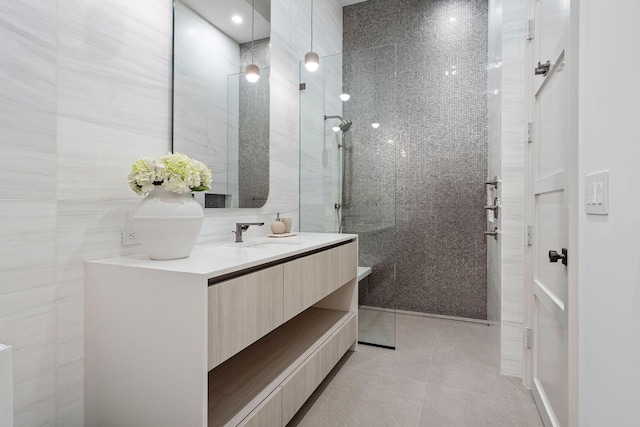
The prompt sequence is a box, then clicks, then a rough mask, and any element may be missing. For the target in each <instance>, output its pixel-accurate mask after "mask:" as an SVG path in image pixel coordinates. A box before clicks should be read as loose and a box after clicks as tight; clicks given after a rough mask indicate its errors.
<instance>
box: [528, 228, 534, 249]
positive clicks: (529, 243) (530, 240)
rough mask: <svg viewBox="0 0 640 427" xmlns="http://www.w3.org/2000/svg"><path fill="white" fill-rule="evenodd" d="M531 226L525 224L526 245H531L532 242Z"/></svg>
mask: <svg viewBox="0 0 640 427" xmlns="http://www.w3.org/2000/svg"><path fill="white" fill-rule="evenodd" d="M532 235H533V226H531V225H527V245H528V246H531V244H532V243H533V237H532Z"/></svg>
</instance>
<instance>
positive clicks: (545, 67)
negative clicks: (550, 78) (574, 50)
mask: <svg viewBox="0 0 640 427" xmlns="http://www.w3.org/2000/svg"><path fill="white" fill-rule="evenodd" d="M550 68H551V61H547V62H545V63H544V64H542V63H540V62H538V66H537V67H536V68H534V70H533V72H534V73H535V75H536V76H539V75H542V76H546V75H547V73H549V69H550Z"/></svg>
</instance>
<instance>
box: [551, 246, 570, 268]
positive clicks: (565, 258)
mask: <svg viewBox="0 0 640 427" xmlns="http://www.w3.org/2000/svg"><path fill="white" fill-rule="evenodd" d="M560 260H562V263H563V264H564V265H568V264H567V263H568V262H569V260H568V251H567V250H566V249H565V248H562V255H560V254H559V253H558V252H557V251H549V262H558V261H560Z"/></svg>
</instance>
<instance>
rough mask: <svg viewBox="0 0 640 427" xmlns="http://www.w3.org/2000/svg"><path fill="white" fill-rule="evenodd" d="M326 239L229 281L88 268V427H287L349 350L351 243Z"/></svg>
mask: <svg viewBox="0 0 640 427" xmlns="http://www.w3.org/2000/svg"><path fill="white" fill-rule="evenodd" d="M345 238H348V239H350V240H344V239H345ZM324 239H325V240H323V245H325V246H320V247H318V246H314V247H311V248H309V249H308V252H304V251H302V252H296V253H292V254H291V255H290V256H287V255H284V254H283V256H282V257H281V258H278V259H273V258H265V260H264V262H263V263H262V264H261V263H259V262H252V263H251V264H249V263H247V264H245V265H246V267H244V269H236V270H232V271H229V270H228V269H222V268H221V269H219V270H216V271H214V272H210V270H209V269H208V268H204V267H202V265H205V267H206V265H208V264H207V263H208V262H209V261H208V260H209V258H210V257H211V252H203V253H202V254H201V255H200V258H198V257H197V256H195V257H193V259H192V258H190V259H185V260H177V261H174V262H169V261H161V262H160V261H159V262H150V261H149V260H146V259H144V258H143V257H140V256H137V257H121V258H113V259H109V260H99V261H90V262H87V263H86V264H85V268H86V287H85V329H86V333H85V423H86V425H87V427H111V426H117V427H175V426H180V427H216V426H243V427H254V426H255V427H272V426H273V427H277V426H284V425H286V424H287V423H288V422H289V421H290V420H291V417H292V416H293V415H294V414H295V413H296V412H297V411H298V410H299V409H300V407H301V406H302V405H303V404H304V402H305V401H306V400H307V399H308V397H309V396H310V395H311V393H313V391H314V390H315V389H316V388H317V386H318V385H319V384H320V383H321V382H322V381H323V379H324V378H325V377H326V375H327V374H328V373H329V372H330V371H331V369H333V367H334V366H335V365H336V363H337V362H338V361H339V360H340V358H341V357H342V356H343V355H344V353H345V352H346V351H347V350H348V349H349V348H350V347H351V348H354V349H355V345H356V344H355V343H356V342H357V283H356V273H355V272H356V267H357V237H356V236H349V235H336V236H335V237H333V236H332V237H330V238H326V237H325V238H324ZM220 255H222V256H224V255H225V253H222V251H221V252H220ZM201 264H202V265H201ZM203 271H204V272H203ZM291 297H292V298H291Z"/></svg>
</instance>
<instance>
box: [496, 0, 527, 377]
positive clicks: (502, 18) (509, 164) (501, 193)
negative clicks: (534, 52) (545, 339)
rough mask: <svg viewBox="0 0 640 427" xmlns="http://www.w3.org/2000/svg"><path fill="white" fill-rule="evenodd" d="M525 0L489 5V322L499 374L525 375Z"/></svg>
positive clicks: (510, 0) (497, 0) (499, 0)
mask: <svg viewBox="0 0 640 427" xmlns="http://www.w3.org/2000/svg"><path fill="white" fill-rule="evenodd" d="M524 39H525V4H524V0H509V1H502V0H492V1H490V2H489V61H488V64H489V70H488V80H489V82H488V83H489V86H488V87H489V94H488V113H489V121H488V125H489V144H488V147H489V159H488V175H489V176H488V178H492V177H494V176H498V177H499V178H500V179H501V180H502V182H501V183H500V184H499V186H498V191H497V196H498V198H499V200H500V205H501V209H500V212H499V215H498V219H497V221H496V222H493V223H492V222H488V223H487V224H488V228H489V227H494V226H496V225H497V227H498V229H499V230H500V232H501V234H500V235H499V237H498V241H497V242H496V241H495V240H493V239H487V260H488V264H487V267H488V268H487V286H488V289H487V291H488V292H487V296H488V314H489V316H490V317H489V320H492V321H496V322H499V323H500V341H501V372H502V373H503V374H504V375H512V376H517V377H522V369H523V367H522V362H523V339H522V338H523V319H524V306H523V286H524V244H525V242H524V228H525V224H524V166H525V160H524V148H525V126H526V125H525V114H524V90H525V85H524V54H525V42H524Z"/></svg>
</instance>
